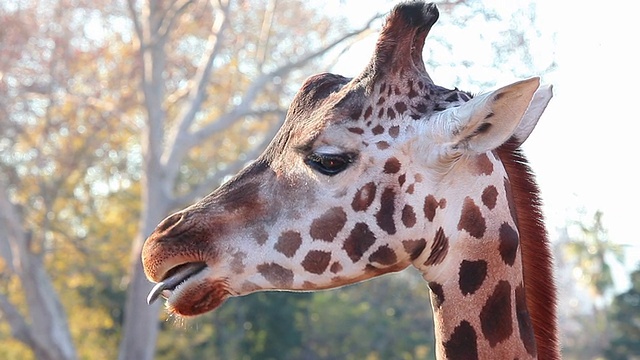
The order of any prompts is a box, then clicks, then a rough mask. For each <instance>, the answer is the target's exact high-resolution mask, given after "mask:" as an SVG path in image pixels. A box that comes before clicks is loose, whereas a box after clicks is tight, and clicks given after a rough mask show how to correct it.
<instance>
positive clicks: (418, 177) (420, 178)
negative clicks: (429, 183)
mask: <svg viewBox="0 0 640 360" xmlns="http://www.w3.org/2000/svg"><path fill="white" fill-rule="evenodd" d="M414 177H415V179H416V182H417V183H420V182H422V174H416V175H415V176H414Z"/></svg>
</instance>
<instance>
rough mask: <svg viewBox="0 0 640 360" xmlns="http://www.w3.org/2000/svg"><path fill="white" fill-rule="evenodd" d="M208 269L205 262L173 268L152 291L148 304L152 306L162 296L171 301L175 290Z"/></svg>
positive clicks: (148, 296)
mask: <svg viewBox="0 0 640 360" xmlns="http://www.w3.org/2000/svg"><path fill="white" fill-rule="evenodd" d="M206 267H207V264H206V263H203V262H194V263H186V264H180V265H178V266H176V267H173V268H172V269H170V270H169V271H168V272H167V274H166V275H165V276H164V278H163V279H162V280H160V282H158V283H157V284H156V285H155V286H154V287H153V289H151V291H150V292H149V295H147V304H149V305H151V304H152V303H153V302H155V301H156V300H158V298H159V297H161V296H162V297H163V298H164V299H169V297H170V296H171V294H172V292H173V290H175V289H176V288H177V287H178V286H179V285H180V284H182V283H184V282H185V281H187V280H189V279H190V278H191V277H193V276H194V275H196V274H198V273H200V272H201V271H202V270H204V269H205V268H206Z"/></svg>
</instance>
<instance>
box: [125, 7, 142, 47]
mask: <svg viewBox="0 0 640 360" xmlns="http://www.w3.org/2000/svg"><path fill="white" fill-rule="evenodd" d="M127 6H128V9H129V14H130V15H131V21H133V29H134V30H135V32H136V35H137V36H138V39H139V40H140V44H143V43H144V33H143V31H142V25H140V19H139V18H138V14H137V12H136V0H127Z"/></svg>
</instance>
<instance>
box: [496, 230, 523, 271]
mask: <svg viewBox="0 0 640 360" xmlns="http://www.w3.org/2000/svg"><path fill="white" fill-rule="evenodd" d="M519 243H520V238H519V236H518V232H517V231H515V230H514V229H513V228H512V227H511V225H509V224H507V223H503V224H502V225H500V245H499V246H498V250H500V256H501V257H502V261H504V263H505V264H507V265H509V266H513V264H514V263H515V262H516V256H517V255H518V245H519Z"/></svg>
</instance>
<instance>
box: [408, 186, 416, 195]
mask: <svg viewBox="0 0 640 360" xmlns="http://www.w3.org/2000/svg"><path fill="white" fill-rule="evenodd" d="M414 188H415V185H414V184H411V185H409V186H408V187H407V194H413V191H414V190H415V189H414Z"/></svg>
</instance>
